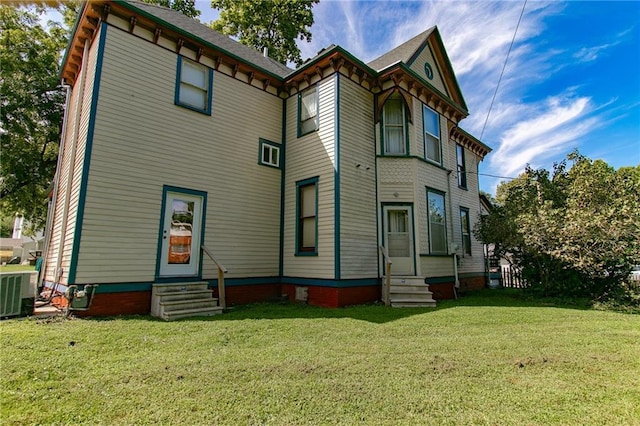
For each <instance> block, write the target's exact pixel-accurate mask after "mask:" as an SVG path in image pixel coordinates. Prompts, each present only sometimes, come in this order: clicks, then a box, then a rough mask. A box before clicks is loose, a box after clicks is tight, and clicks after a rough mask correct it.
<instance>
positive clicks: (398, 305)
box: [391, 300, 436, 308]
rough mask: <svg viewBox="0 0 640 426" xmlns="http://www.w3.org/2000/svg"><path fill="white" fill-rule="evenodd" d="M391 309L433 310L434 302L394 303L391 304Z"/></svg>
mask: <svg viewBox="0 0 640 426" xmlns="http://www.w3.org/2000/svg"><path fill="white" fill-rule="evenodd" d="M391 307H392V308H435V307H436V301H435V300H432V301H430V302H421V303H417V302H402V301H397V302H396V301H394V302H391Z"/></svg>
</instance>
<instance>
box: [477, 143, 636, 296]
mask: <svg viewBox="0 0 640 426" xmlns="http://www.w3.org/2000/svg"><path fill="white" fill-rule="evenodd" d="M567 160H568V161H571V162H573V165H572V167H571V168H570V169H569V170H567V168H566V160H565V161H562V162H561V163H559V164H556V165H554V170H553V173H552V174H550V173H549V172H548V171H546V170H543V169H541V170H532V169H530V168H527V171H526V172H525V173H524V174H523V175H521V176H519V177H518V178H517V179H514V180H513V181H511V182H507V183H503V184H501V185H500V186H499V188H498V192H497V196H496V198H497V203H498V204H497V206H496V208H495V209H494V210H493V211H492V212H491V214H490V215H488V216H486V217H484V218H481V221H480V223H479V225H478V227H477V228H476V230H475V233H476V236H477V237H478V238H479V239H480V240H482V241H483V242H485V243H492V244H495V245H496V247H497V251H498V254H499V255H502V256H503V257H508V258H509V259H511V260H512V261H513V262H514V263H515V264H516V265H517V266H518V267H520V268H522V269H523V275H524V276H525V277H526V278H527V279H528V280H529V282H530V283H531V284H532V285H533V287H534V288H538V289H540V290H541V291H542V292H543V293H544V294H547V295H573V296H590V297H595V298H598V297H602V296H609V295H614V294H616V293H618V292H619V290H620V289H621V286H622V283H623V281H624V280H625V279H626V277H627V276H628V274H629V271H630V270H631V268H632V265H633V264H634V263H638V260H639V259H640V200H638V196H637V194H638V193H640V166H638V167H635V168H634V167H624V168H620V169H619V170H614V169H613V168H612V167H610V166H609V165H608V164H606V163H605V162H604V161H602V160H596V161H592V160H589V159H588V158H586V157H584V156H582V155H580V154H579V153H577V152H575V153H572V154H570V155H569V156H568V157H567Z"/></svg>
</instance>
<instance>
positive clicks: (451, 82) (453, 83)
mask: <svg viewBox="0 0 640 426" xmlns="http://www.w3.org/2000/svg"><path fill="white" fill-rule="evenodd" d="M428 46H430V47H431V48H432V49H433V54H434V57H435V59H436V61H437V62H438V68H440V69H441V70H442V71H443V74H442V78H443V79H444V82H445V84H446V86H447V91H448V92H449V93H450V96H451V99H452V100H453V101H454V102H455V103H457V104H458V105H460V107H462V108H463V109H464V110H465V111H467V110H468V108H467V104H466V102H465V100H464V97H463V96H462V90H460V85H458V80H457V79H456V75H455V73H454V72H453V67H452V66H451V61H450V60H449V56H448V55H447V51H446V50H445V48H444V43H443V42H442V37H441V36H440V31H438V27H437V26H433V27H431V28H429V29H428V30H426V31H424V32H422V33H420V34H418V35H417V36H415V37H413V38H412V39H410V40H408V41H406V42H404V43H402V44H401V45H399V46H397V47H395V48H394V49H392V50H390V51H389V52H387V53H385V54H384V55H382V56H380V57H378V58H376V59H374V60H373V61H371V62H369V63H368V64H367V65H369V66H370V67H371V68H373V69H374V70H376V71H378V72H381V71H383V70H384V69H386V68H389V67H391V66H393V65H395V64H398V63H402V64H405V65H407V66H408V67H410V66H411V64H412V63H413V61H415V59H416V58H417V57H418V56H419V55H420V53H421V52H422V51H423V50H424V49H425V48H428ZM427 84H428V83H427Z"/></svg>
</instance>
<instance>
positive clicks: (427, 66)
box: [424, 62, 433, 80]
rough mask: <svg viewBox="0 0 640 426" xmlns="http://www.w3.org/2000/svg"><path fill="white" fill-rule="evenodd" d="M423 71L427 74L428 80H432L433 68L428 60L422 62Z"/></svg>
mask: <svg viewBox="0 0 640 426" xmlns="http://www.w3.org/2000/svg"><path fill="white" fill-rule="evenodd" d="M424 73H425V74H426V75H427V78H428V79H429V80H433V69H432V68H431V65H430V64H429V62H425V63H424Z"/></svg>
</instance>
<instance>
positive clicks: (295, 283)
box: [44, 1, 490, 315]
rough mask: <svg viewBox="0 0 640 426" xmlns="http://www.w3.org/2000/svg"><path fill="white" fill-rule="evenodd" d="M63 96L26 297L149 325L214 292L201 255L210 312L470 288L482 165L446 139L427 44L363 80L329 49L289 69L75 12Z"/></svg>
mask: <svg viewBox="0 0 640 426" xmlns="http://www.w3.org/2000/svg"><path fill="white" fill-rule="evenodd" d="M62 78H63V79H64V81H65V83H66V84H68V85H69V96H68V102H67V108H66V115H65V125H64V134H63V140H62V149H61V154H60V159H59V167H58V174H57V178H56V185H55V189H54V194H53V200H52V208H51V212H50V220H49V223H50V226H49V228H48V230H47V231H48V244H47V249H46V257H45V265H44V281H45V284H46V285H47V286H57V287H58V288H59V289H65V288H66V287H67V286H69V285H77V286H79V287H82V286H83V285H85V284H98V285H99V286H98V289H97V292H96V296H95V300H94V302H93V304H92V307H91V309H90V313H91V314H94V315H100V314H117V313H146V312H149V311H150V310H152V309H151V305H152V304H153V303H155V302H153V303H152V293H154V294H155V293H156V292H161V290H159V289H162V288H165V287H164V286H170V285H172V284H177V285H187V284H190V283H204V286H205V288H210V289H214V293H216V294H217V284H218V281H217V280H218V278H217V277H218V276H219V275H218V267H217V265H216V263H215V262H214V260H212V258H211V257H210V256H208V255H207V254H206V252H207V251H208V252H209V253H211V254H212V255H213V257H215V259H216V260H217V261H218V263H219V264H221V265H224V267H226V269H227V270H228V272H227V273H226V275H225V280H224V282H225V289H226V299H227V303H246V302H251V301H258V300H269V299H273V298H280V297H282V296H283V295H287V297H289V298H290V299H292V300H293V299H298V300H304V301H307V302H308V303H311V304H317V305H322V306H344V305H348V304H354V303H364V302H371V301H376V300H380V298H381V297H384V296H385V294H386V293H385V292H384V291H382V282H383V280H382V277H383V276H384V275H385V271H386V270H387V268H386V265H387V263H388V262H389V261H390V262H391V276H392V277H393V282H392V286H391V288H390V290H391V296H390V297H391V302H394V304H396V305H399V306H400V305H403V304H405V302H406V303H418V304H420V303H422V304H427V305H430V304H431V305H432V304H433V303H435V302H433V298H432V296H435V297H436V299H437V298H438V296H439V297H447V296H451V295H452V294H453V287H454V285H455V284H456V283H457V284H458V285H459V286H460V287H465V286H466V287H478V286H484V284H485V277H484V257H483V248H482V245H481V244H480V243H479V242H478V241H476V240H475V239H474V238H473V235H472V233H471V230H472V229H473V224H474V223H475V221H476V220H477V216H478V213H479V208H480V206H479V201H478V200H479V197H478V180H477V167H478V164H479V162H480V161H482V159H483V158H484V156H485V155H486V154H487V153H488V152H489V151H490V149H489V148H488V147H487V146H486V145H484V144H483V143H482V142H480V141H479V140H477V139H476V138H474V137H473V136H472V135H470V134H468V133H467V132H465V131H464V130H462V129H461V128H460V127H458V123H459V122H460V120H462V119H463V118H465V117H466V116H467V115H468V112H467V108H466V105H465V102H464V99H463V97H462V94H461V92H460V88H459V87H458V84H457V82H456V79H455V76H454V73H453V69H452V68H451V64H450V62H449V60H448V58H447V54H446V52H445V50H444V46H443V43H442V40H441V38H440V35H439V32H438V30H437V28H435V27H434V28H431V29H429V30H427V31H425V32H424V33H422V34H420V35H418V36H416V37H415V38H413V39H411V40H409V41H408V42H406V43H404V44H402V45H401V46H399V47H397V48H396V49H394V50H392V51H390V52H388V53H387V54H385V55H383V56H382V57H380V58H378V59H376V60H374V61H372V62H371V63H369V64H365V63H363V62H362V61H360V60H359V59H358V58H356V57H354V56H353V55H351V54H350V53H349V52H347V51H345V50H344V49H342V48H341V47H339V46H330V47H329V48H327V49H324V50H323V51H321V52H319V53H318V55H317V56H316V57H314V58H312V59H310V60H309V61H307V62H306V63H305V64H304V65H303V66H302V67H300V68H298V69H296V70H292V69H289V68H287V67H285V66H283V65H281V64H279V63H277V62H276V61H274V60H272V59H270V58H268V57H265V56H264V55H263V54H262V53H261V52H258V51H255V50H253V49H251V48H249V47H246V46H244V45H241V44H239V43H236V42H235V41H233V40H231V39H229V38H227V37H225V36H222V35H220V34H218V33H216V32H215V31H212V30H211V29H210V28H208V27H206V26H204V25H201V24H199V23H198V22H196V21H194V20H192V19H190V18H188V17H185V16H183V15H181V14H180V13H178V12H175V11H173V10H169V9H166V8H163V7H159V6H154V5H149V4H145V3H141V2H120V1H93V2H90V3H87V4H85V5H84V8H83V10H82V13H81V16H80V17H79V19H78V21H77V24H76V28H75V32H74V35H73V38H72V41H71V43H70V46H69V49H68V52H67V54H66V56H65V58H64V61H63V64H62ZM383 253H387V255H388V256H385V255H384V254H383ZM425 280H426V281H425ZM154 286H156V287H155V288H156V290H153V289H154ZM403 286H404V287H403ZM166 288H168V287H166ZM414 293H419V294H418V295H415V294H414ZM432 293H433V294H432ZM209 297H211V290H209ZM410 299H411V300H413V302H411V300H410Z"/></svg>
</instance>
